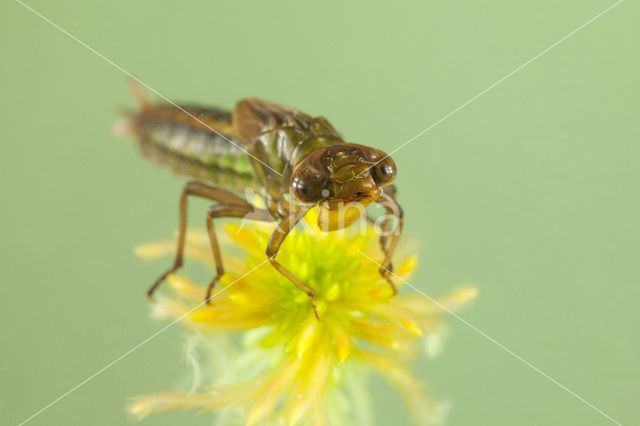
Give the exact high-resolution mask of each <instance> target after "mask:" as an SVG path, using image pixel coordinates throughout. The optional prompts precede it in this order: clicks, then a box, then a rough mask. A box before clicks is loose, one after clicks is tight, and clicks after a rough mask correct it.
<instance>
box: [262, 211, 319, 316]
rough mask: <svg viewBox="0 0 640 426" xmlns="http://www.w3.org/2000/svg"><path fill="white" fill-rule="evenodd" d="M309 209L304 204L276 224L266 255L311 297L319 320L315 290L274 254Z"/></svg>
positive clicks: (279, 270) (276, 267) (274, 265)
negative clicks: (281, 262) (283, 264)
mask: <svg viewBox="0 0 640 426" xmlns="http://www.w3.org/2000/svg"><path fill="white" fill-rule="evenodd" d="M310 209H311V207H306V206H305V207H303V208H301V209H299V210H297V211H295V212H293V213H291V214H290V215H289V216H287V217H286V218H284V219H283V220H282V222H280V223H279V224H278V227H277V228H276V230H275V231H273V234H271V238H270V239H269V244H267V256H268V257H269V262H271V265H273V267H274V268H275V269H276V270H277V271H278V272H280V273H281V274H282V275H284V276H285V277H287V279H288V280H289V281H291V282H292V283H293V284H294V285H295V286H296V287H298V288H299V289H300V290H302V291H304V292H305V293H307V296H309V298H311V307H312V308H313V312H314V313H315V315H316V318H317V320H318V321H320V314H319V313H318V307H317V305H316V292H315V290H314V289H312V288H311V287H309V286H308V285H307V284H305V283H303V282H302V281H300V279H299V278H298V277H296V276H295V275H293V274H292V273H291V271H289V270H288V269H287V268H285V267H284V266H282V264H280V262H278V261H277V260H276V255H277V254H278V251H279V250H280V246H281V245H282V242H283V241H284V239H285V238H286V237H287V235H288V234H289V232H290V231H291V230H292V229H293V228H294V227H295V226H296V224H297V223H298V222H299V221H300V220H301V219H302V218H303V217H304V215H305V214H306V213H307V212H308V211H309V210H310Z"/></svg>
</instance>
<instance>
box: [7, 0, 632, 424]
mask: <svg viewBox="0 0 640 426" xmlns="http://www.w3.org/2000/svg"><path fill="white" fill-rule="evenodd" d="M613 3H614V2H613V1H609V0H582V1H567V2H558V1H550V0H545V1H506V0H491V1H483V2H479V1H472V0H464V1H462V0H460V1H431V0H430V1H422V2H417V1H416V2H412V1H395V2H372V1H361V2H339V1H323V2H293V1H292V2H284V1H270V2H240V1H193V2H155V1H149V0H145V1H135V2H132V1H124V0H117V1H116V0H111V1H56V2H47V1H44V0H31V1H30V2H29V4H30V5H31V6H32V7H34V8H36V9H37V10H38V11H39V12H40V13H42V14H43V15H44V16H46V17H47V18H49V19H51V20H52V21H53V22H55V23H57V24H58V25H60V26H61V27H63V28H64V29H66V30H68V31H69V32H71V33H72V34H74V35H75V36H77V37H78V38H79V39H80V40H82V41H83V42H86V43H87V44H88V45H90V46H91V47H93V48H95V49H96V50H97V51H98V52H100V53H102V54H104V55H105V56H107V57H108V58H110V59H111V60H113V61H114V62H115V63H116V64H118V65H120V66H122V67H123V68H125V69H126V70H128V71H130V72H131V73H133V74H135V75H136V76H137V77H139V78H140V79H142V80H143V81H144V82H146V83H148V84H149V85H150V86H152V87H154V88H155V89H157V90H158V91H160V92H161V93H163V94H164V95H166V96H167V97H169V98H171V99H172V100H176V101H193V102H200V103H203V104H213V105H219V106H223V107H232V105H233V104H234V102H235V101H236V100H237V99H239V98H241V97H245V96H259V97H263V98H266V99H269V100H272V101H276V102H280V103H284V104H289V105H292V106H295V107H297V108H300V109H302V110H303V111H306V112H308V113H311V114H317V115H325V116H326V117H328V118H329V119H330V120H331V121H332V122H333V123H334V125H335V126H336V128H338V129H339V130H340V131H341V132H342V133H343V135H344V136H345V137H346V138H347V139H349V140H353V141H357V142H360V143H364V144H369V145H373V146H376V147H379V148H381V149H383V150H386V151H391V150H393V149H394V148H396V147H397V146H399V145H400V144H402V143H404V142H405V141H407V140H408V139H409V138H411V137H413V136H414V135H416V134H417V133H418V132H420V131H421V130H423V129H425V128H427V127H428V126H430V125H431V124H432V123H434V122H436V121H438V120H439V119H440V118H442V117H443V116H445V115H446V114H448V113H449V112H451V111H452V110H454V109H456V108H457V107H459V106H460V105H462V104H463V103H465V102H466V101H468V100H469V99H470V98H472V97H473V96H474V95H476V94H478V93H479V92H481V91H482V90H484V89H485V88H487V87H488V86H490V85H491V84H493V83H494V82H496V81H498V80H499V79H501V78H502V77H504V76H505V75H507V74H508V73H510V72H511V71H512V70H514V69H515V68H517V67H518V66H520V65H521V64H523V63H525V62H526V61H528V60H529V59H531V58H533V57H534V56H535V55H537V54H538V53H539V52H541V51H543V50H544V49H545V48H547V47H549V46H550V45H552V44H553V43H555V42H556V41H558V40H560V39H561V38H562V37H564V36H566V35H567V34H568V33H570V32H571V31H573V30H574V29H576V28H578V27H579V26H580V25H582V24H584V23H585V22H586V21H588V20H589V19H591V18H592V17H594V16H595V15H597V14H598V13H599V12H601V11H602V10H604V9H606V8H607V7H609V6H610V5H612V4H613ZM639 11H640V8H639V7H638V5H637V2H633V1H630V0H627V1H625V2H623V3H621V4H620V5H619V6H617V7H615V8H614V9H612V10H611V11H610V12H608V13H606V14H605V15H603V16H601V17H600V18H599V19H597V20H596V21H595V22H593V23H592V24H590V25H588V26H587V27H585V28H584V29H582V30H581V31H579V32H578V33H576V34H575V35H573V36H571V37H570V38H569V39H567V40H566V41H564V42H563V43H561V44H559V45H558V46H556V47H555V48H554V49H552V50H551V51H549V52H548V53H546V54H544V55H543V56H541V57H540V58H538V59H537V60H535V61H534V62H532V63H530V64H529V65H527V66H526V67H524V68H523V69H522V70H520V71H519V72H517V73H516V74H514V75H512V76H511V77H509V78H508V79H506V80H505V81H503V82H501V83H500V84H499V85H497V86H496V87H494V88H493V89H492V90H490V91H489V92H487V93H486V94H484V95H483V96H481V97H479V98H478V99H476V100H475V101H474V102H472V103H471V104H469V105H468V106H466V107H465V108H463V109H462V110H460V111H458V112H456V113H455V114H454V115H452V116H450V117H449V118H447V119H446V120H445V121H443V122H441V123H440V124H439V125H437V126H435V127H434V128H433V129H431V130H430V131H428V132H427V133H425V134H424V135H422V136H421V137H419V138H418V139H416V140H415V141H413V142H412V143H410V144H409V145H407V146H406V147H405V148H403V149H401V150H399V151H398V152H397V153H395V154H394V158H395V160H396V162H397V164H398V166H399V176H398V184H399V189H400V194H399V198H400V201H401V203H402V204H403V206H404V208H405V211H406V217H407V225H406V230H407V235H411V236H413V237H414V238H416V239H417V240H418V241H419V243H420V245H421V255H420V263H421V264H420V268H419V271H418V273H417V275H416V276H415V277H414V278H413V280H412V282H413V283H414V285H416V286H418V287H419V288H420V289H422V290H423V291H425V292H427V293H429V294H432V295H437V294H439V293H443V292H445V291H447V290H449V289H451V288H454V287H455V286H457V285H459V284H462V283H471V284H473V285H475V286H477V287H478V288H479V290H480V297H479V299H478V300H477V301H476V302H475V303H474V304H473V305H472V306H471V307H470V308H469V309H466V310H465V311H464V312H462V316H463V317H464V318H465V319H466V321H468V322H469V323H471V324H473V325H474V326H475V327H477V328H478V329H479V330H482V332H484V333H486V334H487V335H488V336H491V337H492V338H494V339H495V340H496V341H498V342H500V343H501V344H503V345H504V346H505V347H507V348H509V349H510V350H512V351H514V352H515V353H517V354H518V355H520V356H521V357H522V358H524V359H525V360H527V361H528V362H530V363H531V364H533V365H535V366H536V367H537V368H539V369H540V370H542V371H544V372H545V373H547V374H548V375H549V376H550V377H552V378H553V380H557V381H558V382H559V383H561V384H563V385H564V386H566V387H567V388H569V389H571V390H572V391H573V392H575V393H576V394H578V395H580V396H581V397H582V398H584V399H585V400H587V401H589V402H590V403H592V404H593V405H594V406H596V407H598V408H599V409H600V410H602V411H603V412H605V413H607V414H608V415H609V416H611V417H613V418H615V419H617V420H618V421H620V422H621V423H623V424H638V423H640V414H638V396H639V394H640V393H639V391H638V383H640V367H639V366H638V361H639V356H640V320H639V319H638V318H639V316H638V306H639V303H640V299H639V298H640V290H639V281H640V273H639V269H638V263H639V256H638V255H639V254H640V250H639V244H640V202H639V200H638V196H639V190H638V186H639V184H640V170H639V167H638V160H639V158H640V145H639V143H638V142H639V136H640V132H639V130H640V126H639V125H638V113H639V112H640V108H639V103H638V102H639V95H640V91H639V88H640V84H639V83H638V77H639V75H640V61H639V59H638V56H639V55H638V53H639V51H640V50H639V47H640V43H639V41H640V29H639V27H638V18H639V17H640V15H639V13H638V12H639ZM0 15H1V16H2V18H0V19H1V20H2V25H1V26H0V36H1V41H0V49H1V50H0V57H1V59H0V62H1V67H0V117H1V118H0V123H1V128H0V130H1V134H2V138H1V142H0V161H1V163H0V164H1V167H0V191H1V192H0V197H1V198H0V203H1V204H0V206H1V208H0V271H1V275H0V276H1V278H2V279H1V283H0V423H2V424H6V425H10V424H17V423H19V422H20V421H22V420H24V419H26V418H27V417H29V416H31V415H32V414H34V413H35V412H37V411H38V410H39V409H41V408H42V407H44V406H45V405H47V404H48V403H50V402H51V401H53V400H55V399H56V398H58V397H59V396H60V395H62V394H63V393H64V392H66V391H68V390H69V389H71V388H72V387H73V386H75V385H77V384H78V383H80V382H82V381H83V380H84V379H85V378H87V377H89V376H91V375H92V374H94V373H95V372H97V371H98V370H100V369H101V368H103V367H104V366H105V365H107V364H108V363H109V362H111V361H113V360H114V359H116V358H118V357H119V356H120V355H121V354H123V353H125V352H126V351H128V350H129V349H131V348H132V347H134V346H135V345H136V344H138V343H139V342H141V341H142V340H144V339H146V338H147V337H148V336H150V335H151V334H153V333H154V332H155V331H157V330H158V329H159V328H161V327H162V326H163V325H164V324H165V323H164V322H159V321H154V320H152V319H150V318H149V311H150V307H149V305H148V304H147V302H146V300H145V298H144V291H145V290H146V288H147V286H148V285H149V284H150V282H151V281H152V280H153V279H154V278H155V277H156V275H157V274H158V273H159V272H160V271H161V270H163V268H165V266H167V265H168V262H169V260H168V259H167V260H166V261H165V262H161V261H159V262H143V261H141V260H139V259H137V258H135V256H134V255H133V247H134V246H135V245H137V244H140V243H143V242H148V241H152V240H157V239H159V238H166V237H170V236H171V233H172V231H173V230H174V229H175V227H176V209H177V200H178V195H179V190H180V187H181V184H182V182H181V181H180V180H179V179H177V178H175V177H173V176H172V175H170V174H169V173H167V172H165V171H161V170H158V169H156V168H154V167H153V166H151V165H150V164H148V163H146V162H145V161H143V160H142V159H141V158H140V157H139V156H138V154H137V152H136V150H135V148H134V145H133V143H132V142H131V141H129V140H126V139H118V138H116V137H114V136H112V135H111V134H110V133H109V130H108V129H109V126H110V125H111V124H112V123H113V122H114V121H115V120H116V118H117V111H118V109H119V108H121V107H130V106H132V105H133V101H132V99H131V96H130V94H129V93H128V91H127V88H126V84H125V76H124V74H123V73H122V72H121V71H119V70H118V69H116V68H115V67H114V66H113V65H111V64H109V63H107V62H105V61H104V60H103V59H101V58H100V57H98V56H97V55H96V54H94V53H92V52H91V51H90V50H88V49H87V48H85V47H83V46H81V45H79V44H78V43H76V42H75V41H73V40H72V39H71V38H69V37H68V36H67V35H65V34H63V33H62V32H60V31H58V30H57V29H55V28H54V27H52V26H51V25H50V24H48V23H46V22H45V21H44V20H42V19H41V18H39V17H38V16H36V15H34V14H33V13H32V12H30V11H29V10H27V9H26V8H24V7H23V6H21V5H20V4H19V3H17V2H14V1H11V0H8V1H5V2H3V3H2V6H0ZM199 206H201V207H202V209H204V206H205V205H204V204H201V205H199ZM192 213H193V214H192V216H191V219H192V220H193V223H194V224H195V225H196V226H200V225H201V224H202V217H203V216H202V211H198V208H196V209H193V211H192ZM446 321H447V323H448V324H449V329H450V335H449V339H448V341H447V342H446V347H445V351H444V353H443V354H442V356H440V357H439V358H437V359H435V360H427V359H424V358H423V359H421V360H419V361H418V362H416V365H415V367H416V370H417V374H418V375H419V376H420V377H421V378H424V379H425V380H426V381H428V382H429V384H430V388H431V391H432V392H433V395H434V396H435V397H436V398H439V399H441V400H444V401H447V402H448V403H450V405H451V413H450V416H449V422H448V424H450V425H606V424H613V422H612V421H610V420H608V419H607V418H606V417H605V416H603V415H601V414H600V413H598V412H597V411H596V410H595V409H593V408H591V407H590V406H588V405H587V404H585V403H584V402H582V401H580V400H579V399H577V398H576V397H575V396H574V395H571V394H570V393H569V392H568V391H567V390H565V389H562V388H561V387H560V386H558V385H557V384H555V383H553V382H552V381H550V380H549V379H548V378H545V377H543V376H542V375H541V374H540V373H538V372H536V371H534V370H533V369H532V368H530V367H529V366H527V365H526V364H525V363H523V362H522V361H520V360H518V359H516V358H514V357H513V356H512V355H510V354H509V353H507V352H506V351H505V350H504V349H503V348H501V347H499V346H498V345H496V344H495V343H493V342H492V341H490V340H489V339H487V338H486V337H485V336H483V335H481V334H480V333H478V332H477V331H475V330H473V329H472V328H470V327H468V326H467V325H465V324H463V323H462V322H460V321H458V320H457V319H456V318H454V317H452V316H447V317H446ZM182 334H183V333H182V330H181V329H180V327H173V328H171V329H169V330H167V331H166V332H164V333H162V334H161V335H159V336H158V337H156V338H155V339H153V340H152V341H150V342H148V343H146V344H145V345H143V346H142V347H140V348H139V349H138V350H136V351H134V352H133V353H131V354H129V355H128V356H126V357H125V358H124V359H122V360H121V361H120V362H118V363H117V364H115V365H113V366H112V367H111V368H109V369H107V370H106V371H104V372H103V373H101V374H99V375H98V376H97V377H95V378H94V379H93V380H91V381H90V382H88V383H86V384H85V385H84V386H82V387H80V388H78V389H77V390H76V391H74V392H73V393H71V394H70V395H68V396H67V397H65V398H64V399H62V400H60V401H59V402H57V403H56V404H55V405H53V406H51V407H50V408H49V409H47V410H46V411H44V412H42V413H41V414H40V415H38V416H37V417H36V418H34V419H33V420H32V421H31V422H30V423H29V424H30V425H34V426H35V425H124V424H130V422H132V420H131V419H130V418H129V417H128V416H127V414H126V412H125V408H124V407H125V405H126V403H127V400H128V398H129V397H131V396H132V395H135V394H138V393H142V392H149V391H154V390H162V389H171V388H173V387H175V386H176V384H177V383H178V382H179V381H180V380H182V377H183V375H184V374H185V371H186V370H185V367H184V365H183V363H182V360H181V350H180V347H179V342H180V341H181V338H182ZM375 393H376V395H377V398H379V403H378V404H377V407H376V410H377V411H376V413H375V415H376V418H377V419H378V422H379V424H380V425H386V424H394V425H404V424H411V423H410V420H409V417H408V416H407V414H406V413H405V408H404V406H403V404H402V402H401V401H400V400H399V398H398V397H397V395H395V394H394V393H393V392H392V391H391V390H389V389H388V388H385V387H382V386H380V387H376V389H375ZM211 420H212V418H211V417H210V416H209V415H204V416H201V417H195V416H194V414H193V413H191V412H188V413H168V414H162V415H157V416H153V417H151V418H148V419H146V420H144V421H143V423H142V424H143V425H175V424H183V425H190V424H193V425H205V424H209V423H210V422H211Z"/></svg>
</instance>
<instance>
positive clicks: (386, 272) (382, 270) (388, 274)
mask: <svg viewBox="0 0 640 426" xmlns="http://www.w3.org/2000/svg"><path fill="white" fill-rule="evenodd" d="M378 272H380V275H381V276H382V278H384V280H385V281H386V282H387V284H389V287H391V291H392V292H393V295H394V296H396V295H397V294H398V287H396V285H395V284H394V283H393V280H392V279H391V271H389V270H388V269H385V268H380V269H379V270H378Z"/></svg>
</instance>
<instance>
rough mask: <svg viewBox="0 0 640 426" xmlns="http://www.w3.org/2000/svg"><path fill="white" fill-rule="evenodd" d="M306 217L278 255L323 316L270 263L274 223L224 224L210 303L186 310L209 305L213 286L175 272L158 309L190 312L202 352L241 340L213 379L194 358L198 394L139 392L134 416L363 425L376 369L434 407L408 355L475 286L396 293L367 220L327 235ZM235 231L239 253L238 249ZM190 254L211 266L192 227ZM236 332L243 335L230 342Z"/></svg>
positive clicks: (404, 264)
mask: <svg viewBox="0 0 640 426" xmlns="http://www.w3.org/2000/svg"><path fill="white" fill-rule="evenodd" d="M307 216H308V217H309V218H308V220H307V221H306V227H305V229H304V230H300V229H296V230H294V231H293V232H292V233H291V235H290V236H289V237H288V238H287V239H286V241H285V243H284V244H283V246H282V248H281V252H280V254H279V255H278V260H279V261H280V262H281V263H282V264H283V265H286V266H287V267H288V268H289V269H290V270H291V272H293V274H294V275H296V276H297V277H299V278H300V279H301V280H302V281H303V282H305V283H307V284H309V285H310V286H311V287H312V288H314V289H315V290H316V293H317V300H318V311H319V313H320V316H321V318H322V321H317V320H316V318H315V316H314V313H313V310H312V308H311V305H310V303H309V298H308V296H307V295H306V294H304V293H303V292H301V291H300V290H299V289H297V288H296V287H295V286H294V285H293V284H291V283H290V282H289V281H288V280H287V279H286V278H285V277H283V276H282V275H280V274H279V273H278V272H277V271H275V270H274V269H273V268H272V267H271V265H270V264H269V263H268V262H267V263H264V261H265V259H266V257H265V254H264V253H265V247H266V244H267V241H268V239H269V236H270V233H271V231H272V228H273V227H272V226H268V225H264V224H251V225H245V226H237V225H227V227H226V231H227V236H226V242H224V243H223V245H224V246H228V247H229V249H228V250H226V251H225V256H224V261H225V269H226V271H227V273H226V274H225V275H224V276H223V278H222V280H221V285H220V286H219V287H217V289H216V290H214V293H213V294H214V295H215V296H214V298H213V299H212V301H211V304H210V305H208V306H207V305H201V306H200V307H198V308H197V309H195V310H193V312H190V311H191V310H192V309H194V307H197V306H198V305H200V304H201V303H202V300H203V298H204V294H205V289H206V286H205V285H197V284H194V283H193V282H192V281H191V280H189V279H188V278H186V277H184V276H179V275H173V276H171V277H170V278H169V286H170V288H171V291H172V294H171V296H168V297H167V296H165V297H161V298H159V299H158V303H157V307H156V309H157V310H158V311H159V312H161V313H165V314H167V315H169V316H172V317H174V318H180V317H184V318H183V319H182V320H181V322H182V324H183V325H185V326H186V327H188V328H189V329H191V330H193V336H195V337H193V338H192V339H191V343H193V341H197V342H200V343H199V344H198V345H199V346H200V347H199V349H198V351H200V352H205V356H207V357H209V358H211V357H212V356H214V354H213V352H215V351H221V350H222V349H221V348H227V347H235V348H236V351H237V350H238V349H237V348H238V347H239V352H236V353H235V354H233V355H232V356H231V359H226V360H225V361H224V362H225V363H227V364H226V367H225V371H223V372H220V373H219V375H218V376H217V377H213V378H212V380H211V382H209V383H207V385H208V386H202V385H201V383H202V382H203V381H204V380H203V377H202V376H203V373H202V372H203V371H205V370H208V371H210V370H211V369H212V368H214V367H215V365H217V364H216V361H215V360H211V359H210V360H209V362H208V363H205V364H202V363H201V362H200V361H194V366H195V367H196V370H197V372H198V374H196V379H197V385H198V386H197V387H198V388H199V389H197V390H198V391H199V393H195V392H163V393H153V394H148V395H141V396H138V397H136V398H135V400H134V402H133V404H132V405H131V406H130V408H129V411H130V412H131V413H133V414H134V415H136V416H138V417H144V416H146V415H148V414H150V413H153V412H160V411H165V410H169V409H201V410H214V409H215V410H217V411H221V412H222V413H223V415H224V413H226V414H229V413H230V412H233V415H234V416H236V420H237V418H238V416H240V419H241V420H240V423H241V424H247V425H254V424H287V425H299V424H310V425H325V424H331V425H348V424H364V423H367V422H369V421H370V417H369V416H370V415H369V414H368V413H367V404H366V401H368V399H369V395H368V393H367V392H366V377H367V375H368V374H369V373H370V372H372V371H373V372H376V373H378V374H380V375H381V376H382V377H384V378H385V379H386V380H387V381H388V382H390V383H391V384H392V385H394V386H395V387H396V388H397V389H398V390H399V391H400V392H401V394H402V395H403V396H404V398H405V400H406V402H407V404H408V406H409V408H410V409H411V411H412V412H413V413H414V414H415V416H416V417H417V418H420V419H424V418H426V417H429V416H431V417H433V416H434V415H435V414H434V412H433V406H432V404H430V401H429V399H428V398H427V396H426V395H425V393H424V387H423V385H422V383H421V382H419V381H418V380H417V379H415V378H414V377H413V376H412V374H411V372H410V371H409V369H408V367H407V362H408V361H409V360H410V359H411V358H412V357H414V356H415V355H416V353H417V349H418V348H419V346H420V345H419V343H420V342H421V341H423V339H424V337H425V336H433V335H435V334H436V333H437V332H438V331H439V330H440V328H441V325H442V324H441V321H440V319H439V314H440V313H441V312H442V310H443V309H442V306H444V307H446V308H447V309H456V308H457V307H459V306H460V305H461V304H463V303H465V302H467V301H469V300H470V299H473V298H474V297H475V295H476V292H475V290H474V289H473V288H462V289H459V290H457V291H455V292H453V293H451V294H448V295H445V296H444V297H441V298H439V299H437V301H438V304H441V305H442V306H438V304H436V303H434V302H433V301H430V300H429V299H427V298H425V297H423V296H422V295H419V294H417V293H415V292H413V290H407V293H409V294H407V295H404V294H400V295H397V296H393V294H392V291H391V289H390V287H389V285H388V284H387V283H386V282H385V281H384V279H382V278H381V277H380V275H379V273H378V266H377V265H376V264H375V263H373V262H371V261H370V260H369V259H367V258H366V257H364V256H363V255H362V254H361V253H360V252H363V253H367V255H368V256H371V257H373V258H381V253H380V252H379V249H378V248H377V247H378V244H377V237H376V235H375V232H374V229H373V227H372V226H369V225H365V229H364V232H359V233H358V234H354V233H353V232H348V231H346V232H345V231H338V232H331V233H325V232H322V231H320V230H319V229H318V228H317V226H316V225H314V223H315V218H314V217H313V216H314V213H310V214H308V215H307ZM362 230H363V229H360V231H362ZM232 240H233V243H235V245H236V246H239V247H240V248H241V249H242V250H243V251H244V254H242V255H238V254H236V255H233V254H232V253H234V251H233V250H234V249H233V248H232V244H231V243H232ZM223 241H225V240H224V239H223ZM137 251H138V254H139V255H141V256H143V257H149V258H155V257H160V256H166V255H170V254H172V253H173V244H172V243H164V244H152V245H147V246H143V247H140V248H138V250H137ZM401 252H402V248H401V249H400V254H399V256H398V259H395V262H396V265H397V267H396V270H395V273H396V274H397V275H398V276H400V277H403V278H405V279H406V278H407V277H408V276H409V274H410V273H411V272H412V271H413V270H414V269H415V267H416V257H415V255H411V256H408V257H405V258H404V260H402V261H400V259H399V258H401V257H402V255H401V254H402V253H401ZM185 255H186V258H187V259H192V260H198V261H200V262H202V263H205V264H206V265H208V266H210V267H213V263H212V255H211V253H210V245H209V242H208V240H207V237H206V234H205V233H198V234H190V235H188V237H187V246H186V251H185ZM254 268H255V269H254ZM252 270H253V271H252ZM248 271H251V273H248V274H247V272H248ZM398 284H399V285H400V287H402V286H401V283H398ZM229 332H236V333H229ZM229 335H231V339H229V338H228V337H229ZM234 336H235V337H236V340H237V337H238V336H239V337H240V338H241V341H240V343H238V342H237V341H236V342H235V344H234V342H233V338H234ZM224 339H226V343H224V342H223V341H224ZM229 340H231V342H229ZM203 342H204V343H203ZM207 342H209V343H211V342H215V343H211V344H210V345H209V346H207ZM198 345H195V346H198ZM203 348H204V349H203ZM207 352H208V353H207ZM217 361H220V360H219V359H218V360H217ZM230 376H231V377H230ZM229 415H231V414H229ZM225 424H228V423H225Z"/></svg>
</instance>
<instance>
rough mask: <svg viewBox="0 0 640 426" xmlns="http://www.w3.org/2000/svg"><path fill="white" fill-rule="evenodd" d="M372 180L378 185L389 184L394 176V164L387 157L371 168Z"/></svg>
mask: <svg viewBox="0 0 640 426" xmlns="http://www.w3.org/2000/svg"><path fill="white" fill-rule="evenodd" d="M371 176H372V177H373V180H374V181H375V182H376V183H377V184H378V185H380V186H385V185H389V184H390V183H391V182H393V180H394V179H395V177H396V164H395V162H394V161H393V160H392V159H391V158H390V157H387V158H385V159H384V160H382V161H381V162H379V163H378V164H376V165H375V166H373V167H372V168H371Z"/></svg>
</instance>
